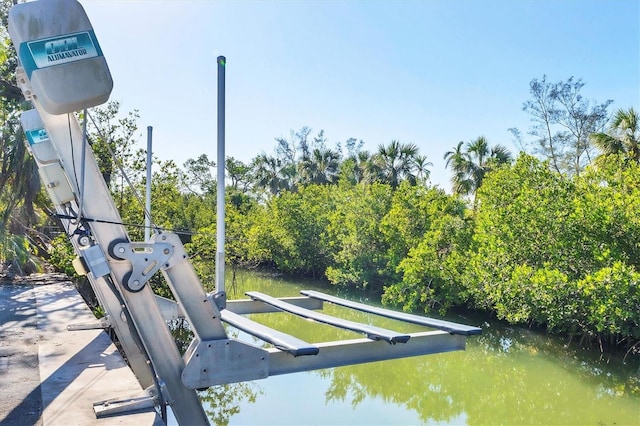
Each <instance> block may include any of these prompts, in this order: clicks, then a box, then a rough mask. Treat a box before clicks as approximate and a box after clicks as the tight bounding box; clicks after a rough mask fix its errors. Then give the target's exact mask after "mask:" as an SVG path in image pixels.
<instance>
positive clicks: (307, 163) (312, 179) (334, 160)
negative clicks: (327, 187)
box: [299, 148, 340, 185]
mask: <svg viewBox="0 0 640 426" xmlns="http://www.w3.org/2000/svg"><path fill="white" fill-rule="evenodd" d="M299 167H300V175H301V177H302V179H304V182H305V183H315V184H320V185H323V184H328V183H335V182H336V180H337V177H338V169H339V167H340V156H339V155H338V153H337V152H335V151H332V150H330V149H320V148H316V149H314V150H313V151H312V152H311V153H309V155H306V156H304V157H303V158H302V161H301V162H300V164H299Z"/></svg>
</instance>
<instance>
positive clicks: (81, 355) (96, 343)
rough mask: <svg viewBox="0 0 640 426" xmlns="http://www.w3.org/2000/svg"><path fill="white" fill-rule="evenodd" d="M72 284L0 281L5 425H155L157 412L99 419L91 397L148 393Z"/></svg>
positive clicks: (0, 404)
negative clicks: (81, 326) (79, 326)
mask: <svg viewBox="0 0 640 426" xmlns="http://www.w3.org/2000/svg"><path fill="white" fill-rule="evenodd" d="M93 321H95V318H94V316H93V315H92V314H91V312H90V310H89V309H88V307H87V306H86V305H85V303H84V301H83V300H82V298H81V297H80V295H79V294H78V292H77V291H76V290H75V288H74V286H73V285H72V284H71V283H61V284H50V285H43V286H31V285H13V284H2V285H0V425H3V426H4V425H16V426H23V425H45V426H49V425H61V426H72V425H156V424H162V422H161V419H160V418H159V416H157V414H156V412H155V411H153V410H150V411H147V412H142V413H136V414H127V415H120V416H114V417H108V418H103V419H96V417H95V414H94V412H93V403H94V402H99V401H104V400H107V399H113V398H120V399H124V398H129V397H140V396H143V392H142V390H141V389H140V385H139V384H138V382H137V380H136V379H135V377H134V375H133V373H132V372H131V369H129V367H128V366H127V365H126V363H125V362H124V360H123V358H122V356H121V355H120V353H119V352H118V350H117V349H116V347H115V346H114V345H113V343H112V342H111V339H110V338H109V336H107V334H106V333H105V332H104V331H102V330H80V331H68V330H67V325H69V324H76V323H89V322H93Z"/></svg>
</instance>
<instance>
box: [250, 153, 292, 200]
mask: <svg viewBox="0 0 640 426" xmlns="http://www.w3.org/2000/svg"><path fill="white" fill-rule="evenodd" d="M252 168H253V169H254V170H255V184H256V186H257V187H259V188H263V189H268V190H269V192H270V193H271V195H276V194H278V193H280V192H281V191H283V190H287V189H290V181H289V173H288V172H287V170H286V167H284V166H283V164H282V161H281V160H280V159H278V158H275V157H271V156H267V155H266V154H260V155H258V156H257V157H256V158H254V159H253V167H252Z"/></svg>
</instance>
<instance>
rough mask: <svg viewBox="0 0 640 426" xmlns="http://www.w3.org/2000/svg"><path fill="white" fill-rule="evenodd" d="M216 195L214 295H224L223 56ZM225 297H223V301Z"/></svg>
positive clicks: (220, 61) (220, 58)
mask: <svg viewBox="0 0 640 426" xmlns="http://www.w3.org/2000/svg"><path fill="white" fill-rule="evenodd" d="M217 62H218V161H217V165H218V170H217V171H218V174H217V178H218V179H217V180H218V182H217V183H218V188H217V189H218V191H217V192H218V193H217V204H218V205H217V222H216V243H217V249H216V293H218V294H221V295H224V292H225V288H224V266H225V265H224V239H225V227H224V217H225V206H224V192H225V187H224V172H225V155H224V143H225V141H224V119H225V114H224V103H225V99H224V98H225V93H224V87H225V81H224V77H225V67H226V65H227V59H226V58H225V57H224V56H218V59H217ZM225 299H226V297H223V300H225Z"/></svg>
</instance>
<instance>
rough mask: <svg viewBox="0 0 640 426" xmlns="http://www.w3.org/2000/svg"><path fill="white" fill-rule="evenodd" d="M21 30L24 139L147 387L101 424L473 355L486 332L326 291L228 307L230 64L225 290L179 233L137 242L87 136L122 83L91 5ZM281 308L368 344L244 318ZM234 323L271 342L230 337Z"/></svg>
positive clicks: (39, 15) (20, 24) (196, 413)
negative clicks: (184, 340) (184, 337)
mask: <svg viewBox="0 0 640 426" xmlns="http://www.w3.org/2000/svg"><path fill="white" fill-rule="evenodd" d="M9 34H10V37H11V39H12V41H13V44H14V46H15V47H16V50H17V53H18V57H19V66H18V69H17V72H16V81H17V84H18V86H19V87H20V89H21V90H22V93H23V94H24V96H25V98H26V99H27V100H28V101H30V102H31V104H32V105H33V109H31V110H29V111H26V112H24V113H23V114H22V116H21V121H22V126H23V129H24V132H25V135H26V141H25V143H26V144H27V146H28V148H29V151H30V152H31V154H32V155H33V158H34V160H35V162H36V164H37V166H38V170H39V173H40V177H41V180H42V182H43V184H44V186H45V188H46V190H47V192H48V194H49V196H50V198H51V200H52V202H53V204H54V205H55V209H56V212H57V216H58V218H60V221H61V222H62V224H63V226H64V228H65V231H66V233H67V235H69V237H70V241H71V243H72V245H73V248H74V250H75V252H76V254H77V256H78V257H77V259H76V261H75V262H74V266H76V269H78V270H80V271H81V272H82V273H84V274H86V276H87V278H88V280H89V282H90V283H91V286H92V288H93V290H94V292H95V294H96V297H97V299H98V301H99V303H100V305H101V306H102V308H103V309H104V312H105V314H106V315H105V317H104V318H103V319H102V320H101V321H100V322H99V323H98V325H97V327H101V328H111V329H113V330H114V332H115V334H116V335H117V337H118V340H119V342H120V344H121V346H122V350H123V351H124V353H125V354H126V357H127V360H128V362H129V365H130V367H131V369H132V371H133V372H134V374H135V376H136V378H137V380H138V382H139V383H140V385H141V387H142V389H143V390H144V392H143V393H141V397H140V398H138V399H134V400H130V399H129V400H126V401H114V400H111V401H102V402H97V403H96V404H94V411H95V412H96V416H98V417H101V416H106V415H116V414H118V413H124V412H128V411H131V410H136V409H141V408H147V407H151V406H155V407H158V408H160V409H161V410H164V409H165V407H166V405H170V406H171V408H172V410H173V413H174V415H175V418H176V420H177V421H178V422H179V423H180V424H184V425H196V424H208V420H207V416H206V414H205V411H204V409H203V407H202V405H201V403H200V400H199V398H198V395H197V390H200V389H204V388H208V387H210V386H216V385H222V384H227V383H236V382H242V381H249V380H257V379H264V378H267V377H269V376H273V375H279V374H288V373H294V372H300V371H308V370H314V369H320V368H329V367H338V366H344V365H351V364H358V363H366V362H373V361H381V360H388V359H395V358H403V357H410V356H417V355H426V354H434V353H440V352H447V351H455V350H464V348H465V341H466V338H467V336H472V335H476V334H480V333H481V329H480V328H477V327H472V326H467V325H462V324H457V323H452V322H448V321H442V320H437V319H432V318H426V317H422V316H416V315H411V314H407V313H401V312H395V311H392V310H387V309H382V308H377V307H372V306H368V305H365V304H361V303H355V302H352V301H349V300H345V299H342V298H338V297H334V296H331V295H328V294H324V293H321V292H317V291H303V292H302V295H300V296H296V297H288V298H274V297H271V296H268V295H265V294H262V293H259V292H248V293H247V296H248V299H243V300H227V297H226V293H225V289H224V167H223V165H224V164H225V161H224V160H225V158H224V69H225V65H226V60H225V58H224V57H219V58H218V72H219V73H218V139H219V140H218V163H217V164H218V185H219V192H218V222H219V227H218V250H217V255H216V289H215V291H213V292H211V293H206V292H205V290H204V288H203V286H202V283H201V281H200V279H199V278H198V276H197V275H196V272H195V270H194V268H193V266H192V264H191V262H190V261H189V256H188V254H187V253H186V251H185V249H184V247H183V245H182V243H181V241H180V238H179V237H178V236H177V235H176V234H173V233H171V232H166V231H161V230H159V229H156V233H155V235H153V236H151V238H150V240H149V241H145V242H134V241H131V239H130V238H129V236H128V234H127V232H126V229H125V226H124V225H123V224H122V220H121V217H120V214H119V212H118V210H117V208H116V206H115V203H114V201H113V199H112V197H111V194H110V191H109V189H108V187H107V185H106V183H105V181H104V179H103V177H102V174H101V172H100V170H99V168H98V165H97V163H96V160H95V157H94V156H93V153H92V150H91V147H90V146H89V144H88V143H87V140H86V129H85V131H83V129H82V128H81V127H80V124H79V122H78V120H77V119H76V116H75V115H74V112H75V111H79V110H86V108H90V107H93V106H96V105H100V104H102V103H104V102H106V100H107V99H108V98H109V95H110V93H111V89H112V86H113V82H112V79H111V74H110V72H109V69H108V67H107V64H106V60H105V59H104V56H103V54H102V51H101V49H100V46H99V44H98V41H97V38H96V36H95V34H94V32H93V29H92V27H91V24H90V22H89V19H88V18H87V16H86V13H85V12H84V9H83V8H82V6H81V5H80V4H79V3H78V2H77V1H76V0H38V1H32V2H27V3H20V4H17V5H15V6H13V7H12V9H11V10H10V13H9ZM85 122H86V114H85ZM221 194H222V195H221ZM221 209H222V210H221ZM146 214H147V215H149V212H146ZM220 223H221V224H222V226H220ZM156 273H161V274H162V275H163V276H164V278H165V280H166V282H167V284H168V285H169V287H170V289H171V292H172V294H173V296H174V298H175V301H172V300H168V299H165V298H162V297H160V296H158V295H156V294H154V292H153V290H152V288H151V286H150V285H149V279H150V278H151V277H152V276H153V275H154V274H156ZM323 303H330V304H335V305H340V306H343V307H345V308H349V309H354V310H358V311H362V312H365V313H368V314H370V315H377V316H383V317H388V318H393V319H396V320H399V321H405V322H409V323H413V324H419V325H421V326H424V327H425V331H422V332H414V333H401V332H396V331H393V330H387V329H383V328H379V327H374V326H371V325H369V324H361V323H357V322H353V321H347V320H344V319H340V318H337V317H333V316H329V315H326V314H324V313H321V312H319V311H320V310H321V308H322V306H323ZM283 311H284V312H288V313H290V314H292V315H295V316H300V317H303V318H306V319H308V320H311V321H315V322H319V323H324V324H327V325H328V326H333V327H339V328H342V329H346V330H350V331H352V332H355V333H359V334H361V335H362V338H359V339H352V340H342V341H332V342H319V343H316V342H314V343H309V342H305V341H303V340H301V339H300V338H298V337H295V336H291V335H288V334H286V333H283V332H281V331H278V330H275V329H272V328H269V327H266V326H264V325H261V324H259V323H257V322H254V321H252V320H250V319H249V318H248V317H246V316H245V314H251V313H265V314H266V313H270V312H283ZM178 317H183V318H185V319H186V320H187V321H188V323H189V325H190V328H191V330H192V331H193V334H194V337H193V340H192V342H191V344H190V346H189V347H188V349H187V351H186V352H185V353H184V355H182V354H180V352H179V350H178V347H177V346H176V343H175V340H174V338H173V337H172V335H171V331H170V329H169V327H168V325H167V321H168V320H170V319H173V318H178ZM225 324H227V325H229V326H232V327H235V328H237V329H239V330H242V331H244V332H246V333H248V334H250V335H252V336H255V337H256V338H257V339H259V340H260V341H262V342H264V343H263V344H262V345H257V344H252V343H247V342H244V341H240V340H238V339H236V338H234V337H230V336H229V335H228V334H227V330H226V325H225ZM85 326H86V327H92V326H95V325H85ZM75 327H76V328H77V327H79V326H78V325H76V326H75ZM80 327H81V326H80ZM380 368H384V367H383V366H381V367H380Z"/></svg>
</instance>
